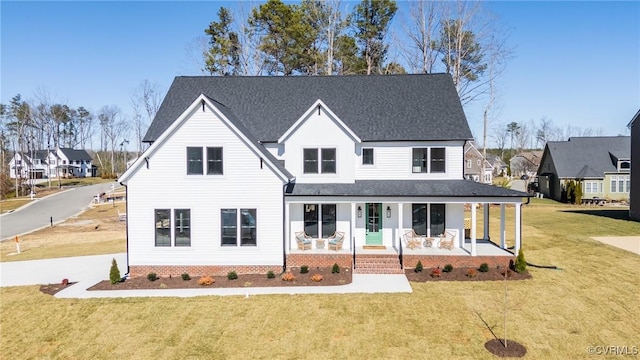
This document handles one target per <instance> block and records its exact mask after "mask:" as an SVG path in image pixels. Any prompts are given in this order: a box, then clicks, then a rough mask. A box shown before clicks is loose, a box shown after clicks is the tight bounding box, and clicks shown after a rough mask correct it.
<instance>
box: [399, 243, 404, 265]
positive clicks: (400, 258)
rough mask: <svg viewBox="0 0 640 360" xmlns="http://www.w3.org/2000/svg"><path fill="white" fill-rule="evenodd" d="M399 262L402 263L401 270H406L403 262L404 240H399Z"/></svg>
mask: <svg viewBox="0 0 640 360" xmlns="http://www.w3.org/2000/svg"><path fill="white" fill-rule="evenodd" d="M398 240H399V241H398V261H400V269H401V270H404V266H403V265H402V264H403V263H404V261H402V239H398Z"/></svg>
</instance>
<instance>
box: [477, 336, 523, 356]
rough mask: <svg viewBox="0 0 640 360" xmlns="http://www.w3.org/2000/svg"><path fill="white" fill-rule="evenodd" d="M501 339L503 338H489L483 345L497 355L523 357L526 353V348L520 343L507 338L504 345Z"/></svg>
mask: <svg viewBox="0 0 640 360" xmlns="http://www.w3.org/2000/svg"><path fill="white" fill-rule="evenodd" d="M503 341H504V339H493V340H489V341H487V342H486V343H485V344H484V347H485V348H486V349H487V350H489V352H490V353H492V354H493V355H496V356H498V357H523V356H524V355H525V354H526V353H527V349H526V348H525V347H524V346H523V345H522V344H519V343H517V342H515V341H513V340H508V339H507V347H505V346H504V343H503Z"/></svg>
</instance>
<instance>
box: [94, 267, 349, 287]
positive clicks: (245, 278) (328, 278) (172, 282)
mask: <svg viewBox="0 0 640 360" xmlns="http://www.w3.org/2000/svg"><path fill="white" fill-rule="evenodd" d="M291 273H292V274H293V276H294V280H293V281H284V280H282V278H281V276H280V274H275V275H276V277H275V278H273V279H269V278H267V275H266V274H246V275H243V274H238V278H237V279H236V280H229V279H227V277H226V276H212V278H213V279H214V280H215V282H214V283H213V284H212V285H198V279H199V278H200V277H199V276H193V277H192V278H191V280H182V277H180V276H177V277H162V278H158V280H155V281H149V280H148V279H147V278H146V277H136V278H130V279H127V280H126V281H125V282H121V283H117V284H111V282H109V281H108V280H104V281H101V282H99V283H97V284H95V285H93V286H92V287H90V288H89V289H87V290H137V289H191V288H242V287H291V286H333V285H345V284H350V283H351V270H350V269H340V272H339V273H336V274H332V273H331V267H328V268H314V269H309V272H308V273H306V274H301V273H300V270H299V269H298V268H295V269H291ZM315 274H320V275H322V277H323V279H322V281H317V282H316V281H313V280H311V277H312V276H313V275H315Z"/></svg>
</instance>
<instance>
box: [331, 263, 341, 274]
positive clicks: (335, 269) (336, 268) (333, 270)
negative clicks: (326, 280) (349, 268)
mask: <svg viewBox="0 0 640 360" xmlns="http://www.w3.org/2000/svg"><path fill="white" fill-rule="evenodd" d="M331 273H332V274H338V273H340V266H338V264H337V263H334V264H333V267H332V268H331Z"/></svg>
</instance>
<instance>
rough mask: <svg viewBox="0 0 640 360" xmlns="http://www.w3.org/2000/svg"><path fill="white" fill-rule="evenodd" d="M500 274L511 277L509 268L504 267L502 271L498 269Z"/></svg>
mask: <svg viewBox="0 0 640 360" xmlns="http://www.w3.org/2000/svg"><path fill="white" fill-rule="evenodd" d="M500 274H501V275H502V276H505V275H506V276H507V277H511V269H508V268H504V269H502V271H500Z"/></svg>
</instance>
